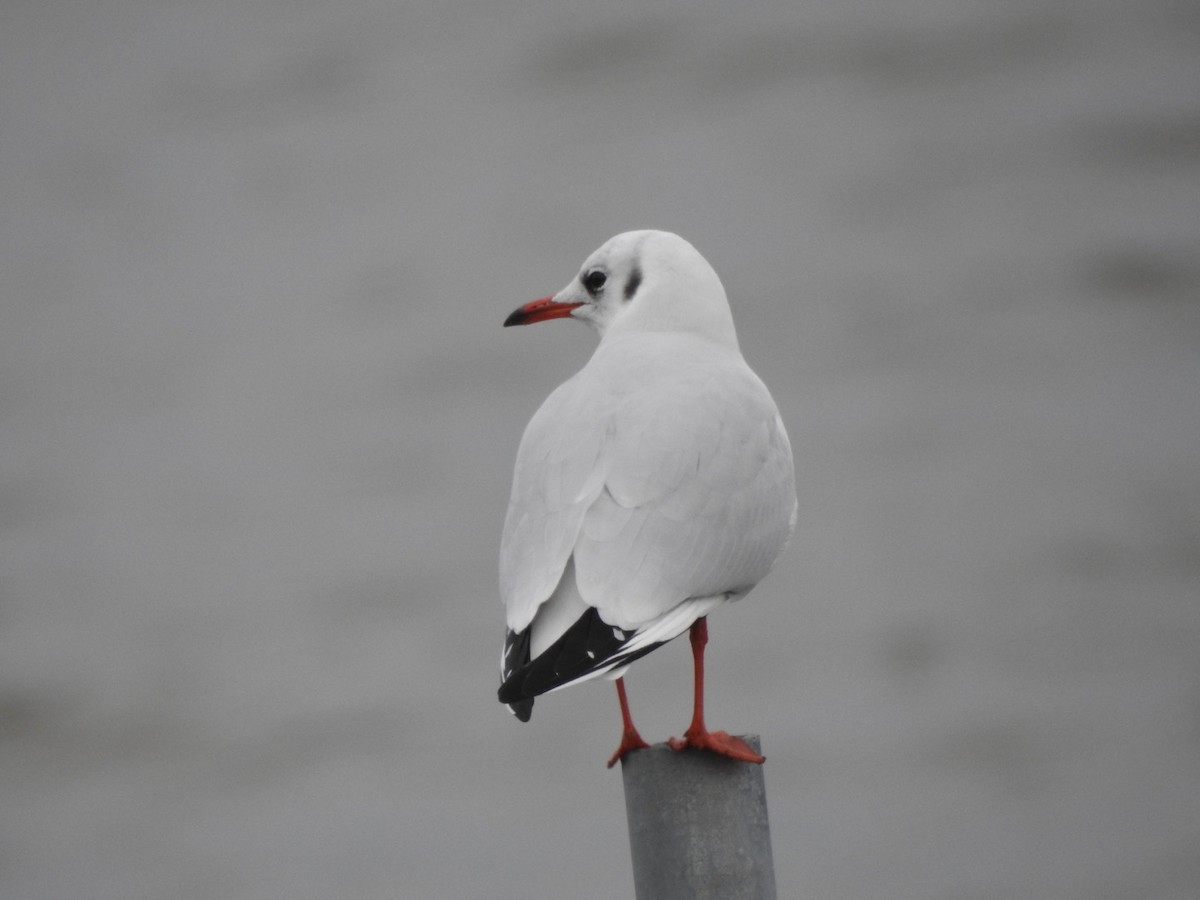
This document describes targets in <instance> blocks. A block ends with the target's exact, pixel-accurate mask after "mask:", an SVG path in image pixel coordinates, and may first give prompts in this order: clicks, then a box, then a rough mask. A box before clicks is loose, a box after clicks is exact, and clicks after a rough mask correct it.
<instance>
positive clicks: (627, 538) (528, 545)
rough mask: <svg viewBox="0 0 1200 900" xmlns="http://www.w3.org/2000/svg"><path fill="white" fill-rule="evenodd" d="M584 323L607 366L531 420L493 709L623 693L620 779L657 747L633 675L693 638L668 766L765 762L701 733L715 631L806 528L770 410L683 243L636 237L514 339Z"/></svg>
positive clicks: (507, 558)
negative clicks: (685, 704) (685, 757)
mask: <svg viewBox="0 0 1200 900" xmlns="http://www.w3.org/2000/svg"><path fill="white" fill-rule="evenodd" d="M559 318H573V319H580V320H582V321H584V322H586V323H588V324H589V325H590V326H592V328H594V329H595V330H596V331H597V332H598V333H599V335H600V344H599V346H598V347H597V348H596V352H595V353H594V354H593V356H592V358H591V359H590V360H589V362H588V363H587V365H586V366H584V367H583V369H581V370H580V371H579V372H578V373H576V374H575V375H574V376H573V377H572V378H570V379H568V380H567V381H566V382H564V383H563V384H562V385H560V386H559V387H558V389H557V390H555V391H554V392H553V393H552V394H551V395H550V396H549V397H548V398H547V399H546V401H545V402H544V403H543V404H542V406H541V408H540V409H539V410H538V411H537V413H536V414H534V417H533V419H532V420H531V421H530V423H529V425H528V427H527V428H526V429H525V435H524V437H523V438H522V439H521V445H520V449H519V450H518V452H517V462H516V469H515V472H514V475H513V486H512V496H511V499H510V501H509V506H508V514H507V516H506V518H505V521H504V535H503V538H502V539H501V543H500V592H501V595H502V596H503V599H504V604H505V606H506V608H507V616H506V620H507V626H508V629H507V635H506V639H505V642H504V652H503V656H502V658H501V682H502V683H501V687H500V691H499V695H500V700H501V702H503V703H506V704H507V705H508V706H509V707H510V708H511V709H512V711H513V713H514V714H515V715H516V716H517V718H519V719H520V720H521V721H528V719H529V717H530V714H531V713H532V710H533V698H534V697H536V696H537V695H539V694H542V693H545V692H547V691H552V690H557V689H559V688H562V687H566V686H567V685H571V684H577V683H579V682H582V681H588V680H591V679H594V678H601V677H606V678H611V679H616V682H617V697H618V700H619V702H620V705H621V717H622V725H623V730H622V736H621V742H620V745H619V746H618V748H617V752H616V753H614V754H613V756H612V758H611V759H610V760H609V763H608V764H609V765H610V766H611V765H613V764H614V763H615V762H616V761H617V760H618V759H621V758H622V757H623V756H624V755H625V753H627V752H629V751H630V750H632V749H635V748H638V747H645V746H648V745H647V744H646V743H645V741H643V740H642V738H641V737H640V735H638V733H637V730H636V729H635V728H634V726H633V721H632V718H631V716H630V714H629V704H628V701H627V698H626V693H625V685H624V679H623V678H622V677H621V676H622V675H623V674H624V672H625V670H626V669H627V668H628V666H629V664H630V663H631V662H633V661H634V660H635V659H637V658H638V657H640V656H643V655H645V654H647V653H649V652H650V651H651V650H654V649H655V648H656V647H659V646H661V645H662V644H664V643H666V642H667V641H669V640H671V639H672V638H674V637H677V636H679V635H680V634H682V633H683V632H685V631H690V636H691V645H692V652H693V659H694V667H695V694H694V704H693V716H692V722H691V725H690V726H689V727H688V729H687V731H686V732H685V733H684V738H683V740H676V739H674V738H673V739H672V740H671V746H673V747H674V748H675V749H677V750H679V749H683V748H684V747H697V748H702V749H707V750H711V751H714V752H717V753H720V754H723V755H726V756H731V757H733V758H735V759H741V760H746V761H749V762H762V761H763V757H761V756H759V755H758V754H756V753H755V752H754V751H753V750H752V749H751V748H750V747H749V746H748V745H747V744H746V743H745V742H744V741H741V740H740V739H738V738H736V737H731V736H730V735H728V734H726V733H725V732H723V731H717V732H709V731H708V730H707V728H706V727H705V725H704V645H705V643H706V642H707V625H706V619H705V617H706V616H707V615H708V614H709V613H710V612H712V611H713V610H714V609H716V608H717V607H718V606H720V605H721V604H722V603H724V602H725V601H727V600H738V599H740V598H741V597H744V596H745V595H746V593H747V592H748V591H749V590H750V589H751V588H752V587H754V585H755V584H756V583H757V582H758V581H759V579H761V578H762V577H763V576H764V575H766V574H767V572H768V571H769V570H770V568H771V566H772V565H773V563H774V562H775V559H776V558H777V557H778V556H779V554H780V552H782V550H783V548H784V546H785V545H786V544H787V542H788V539H789V537H790V536H791V532H792V528H793V527H794V525H795V521H796V490H795V471H794V469H793V466H792V450H791V446H790V444H789V443H788V437H787V432H786V431H785V430H784V427H783V421H782V420H781V419H780V417H779V411H778V410H777V409H776V407H775V402H774V400H772V399H771V395H770V393H769V392H768V391H767V388H766V386H765V385H764V384H763V383H762V381H761V380H759V378H758V376H757V375H755V374H754V372H753V371H752V370H751V369H750V367H749V366H748V365H746V362H745V360H744V359H743V358H742V354H741V350H740V349H739V348H738V342H737V335H736V333H735V331H734V327H733V316H732V314H731V313H730V310H729V303H728V301H727V300H726V297H725V289H724V288H723V287H722V285H721V281H720V279H718V278H717V273H716V272H715V271H713V268H712V266H710V265H709V264H708V262H707V261H706V260H705V259H704V257H702V256H701V255H700V254H699V253H698V252H697V251H696V249H695V248H694V247H693V246H692V245H691V244H689V243H688V242H687V241H685V240H684V239H683V238H681V237H679V236H678V235H675V234H670V233H668V232H663V231H631V232H627V233H625V234H619V235H617V236H616V237H614V238H612V239H610V240H609V241H608V242H607V243H605V244H604V245H603V246H602V247H601V248H600V249H599V250H597V251H596V252H595V253H593V254H592V255H591V256H590V257H588V259H587V261H586V262H585V263H584V264H583V268H582V269H581V270H580V272H579V274H578V276H576V277H575V278H574V279H573V280H572V281H571V283H570V284H568V285H567V286H566V287H565V288H563V289H562V290H561V291H559V292H558V293H557V294H555V295H554V296H552V297H545V298H543V299H541V300H534V301H533V302H532V303H527V304H526V305H524V306H522V307H520V308H519V309H517V310H516V311H515V312H513V313H512V315H510V316H509V317H508V319H507V320H506V321H505V323H504V324H505V326H509V325H528V324H531V323H533V322H543V321H546V320H549V319H559Z"/></svg>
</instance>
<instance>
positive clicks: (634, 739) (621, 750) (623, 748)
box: [608, 728, 650, 769]
mask: <svg viewBox="0 0 1200 900" xmlns="http://www.w3.org/2000/svg"><path fill="white" fill-rule="evenodd" d="M649 749H650V745H649V744H647V743H646V742H645V741H644V740H642V736H641V735H640V734H638V733H637V729H636V728H627V729H625V730H624V731H623V732H621V743H620V744H618V745H617V750H616V752H615V753H614V754H613V755H612V756H610V757H609V758H608V768H610V769H611V768H612V767H613V766H615V765H616V764H617V763H619V762H620V761H621V760H623V759H624V758H625V754H626V753H628V752H629V751H630V750H649Z"/></svg>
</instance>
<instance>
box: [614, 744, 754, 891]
mask: <svg viewBox="0 0 1200 900" xmlns="http://www.w3.org/2000/svg"><path fill="white" fill-rule="evenodd" d="M742 739H743V740H744V741H746V743H748V744H749V745H750V746H751V747H753V748H754V751H755V752H756V753H760V752H761V750H760V749H759V739H758V735H756V734H750V735H743V736H742ZM621 776H622V779H623V780H624V782H625V814H626V816H627V817H628V819H629V846H630V850H631V851H632V854H633V885H634V890H635V891H636V892H637V900H775V867H774V863H773V862H772V859H771V832H770V826H769V824H768V822H767V793H766V788H765V787H764V784H763V770H762V766H760V765H755V764H754V763H744V762H737V761H736V760H732V759H727V758H725V757H722V756H717V755H716V754H714V753H709V752H707V751H703V750H683V751H681V752H676V751H674V750H672V749H671V748H670V747H668V746H667V745H666V744H655V745H654V746H653V747H651V748H650V749H648V750H634V751H632V752H631V753H628V754H626V756H625V758H624V759H623V760H622V762H621Z"/></svg>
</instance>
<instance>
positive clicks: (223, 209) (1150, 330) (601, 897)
mask: <svg viewBox="0 0 1200 900" xmlns="http://www.w3.org/2000/svg"><path fill="white" fill-rule="evenodd" d="M0 104H2V106H0V191H2V196H3V215H2V217H0V785H2V788H0V790H2V791H3V799H2V801H0V895H2V896H4V897H6V898H7V897H11V898H14V900H17V898H21V900H63V898H77V897H78V898H83V897H86V898H89V900H140V898H147V900H149V898H165V897H170V898H173V900H207V898H213V900H231V898H239V900H240V898H288V900H307V898H313V900H316V898H328V897H334V896H336V897H352V898H393V897H445V898H471V897H486V898H489V900H507V898H528V897H570V896H581V895H582V894H586V895H587V896H588V897H591V898H598V900H608V898H613V900H616V898H629V897H631V896H632V880H631V876H630V864H629V851H628V843H627V836H626V824H625V819H624V804H623V797H622V791H621V779H620V775H619V774H617V773H616V772H612V771H607V770H606V769H605V768H604V765H603V763H604V760H605V759H606V758H607V756H608V754H609V752H610V751H611V750H612V749H613V747H614V746H615V742H616V739H617V737H618V729H619V718H618V713H617V705H616V701H615V697H614V695H613V692H612V689H611V687H610V686H609V685H608V684H604V683H602V684H599V685H589V686H585V687H580V688H576V689H573V690H571V691H569V692H564V693H560V694H555V695H553V696H552V697H549V698H545V699H544V700H542V701H541V702H539V703H538V706H537V709H536V714H535V715H534V718H533V720H532V722H531V723H529V724H528V725H521V724H519V723H518V722H516V720H514V719H512V718H511V717H510V716H509V715H508V714H507V713H506V712H505V710H504V709H503V708H502V707H501V706H500V705H499V704H498V703H497V702H496V699H495V687H496V683H497V679H498V654H499V650H500V640H501V637H502V629H503V626H502V611H501V606H500V601H499V599H498V593H497V587H496V553H497V546H498V542H499V533H500V526H501V523H502V520H503V515H504V508H505V504H506V502H507V494H508V489H509V478H510V476H511V466H512V461H513V458H514V454H515V452H516V447H517V442H518V440H519V438H520V435H521V431H522V429H523V428H524V425H525V423H526V421H527V420H528V418H529V416H530V415H531V414H532V413H533V411H534V410H535V409H536V407H537V406H538V404H539V403H540V402H541V401H542V399H543V398H544V397H545V395H546V394H547V393H549V391H550V390H551V389H552V388H553V387H554V386H555V385H557V384H558V383H559V382H560V381H561V380H563V379H564V378H565V377H567V376H568V375H569V374H571V373H572V372H573V371H575V370H576V369H577V368H579V367H580V366H581V365H582V364H583V363H584V362H585V360H586V359H587V357H588V355H589V354H590V353H591V351H592V348H593V346H594V337H593V336H592V334H591V333H590V332H589V331H588V330H587V329H586V328H583V327H580V326H577V325H573V324H571V323H552V324H548V325H543V326H538V327H536V328H529V329H519V330H509V331H504V330H502V329H501V327H500V323H501V322H502V321H503V319H504V317H505V316H506V314H507V313H508V312H509V311H510V310H512V309H513V308H514V307H516V306H517V305H518V304H521V303H523V302H525V301H527V300H530V299H533V298H535V297H539V296H543V295H545V294H548V293H551V292H553V291H555V290H557V289H558V288H560V287H562V286H563V285H564V284H565V283H566V282H567V281H568V280H569V279H570V278H571V277H572V276H573V275H574V274H575V272H576V271H577V268H578V266H579V265H580V263H581V262H582V260H583V259H584V258H585V257H586V256H587V255H588V254H589V253H590V252H591V251H592V250H593V249H594V248H595V247H597V246H598V245H599V244H600V243H602V242H603V241H604V240H605V239H606V238H608V237H609V236H610V235H612V234H615V233H617V232H619V231H624V230H627V229H631V228H644V227H656V228H665V229H669V230H673V231H677V232H679V233H681V234H683V235H684V236H685V237H687V238H688V239H690V240H691V241H692V242H693V243H694V244H696V246H697V247H698V248H699V249H700V250H701V252H702V253H704V254H705V255H706V256H707V257H708V259H709V260H710V261H711V262H712V263H713V265H714V266H715V268H716V269H717V271H718V272H719V273H720V274H721V276H722V279H723V280H724V283H725V286H726V288H727V290H728V292H729V295H730V298H731V301H732V303H733V306H734V314H735V317H736V319H737V322H738V326H739V331H740V337H741V343H742V348H743V351H744V352H745V355H746V357H747V359H748V360H749V362H750V363H751V365H752V366H754V367H755V369H756V370H757V371H758V372H759V373H760V374H761V375H762V377H763V378H764V380H765V381H766V382H767V384H768V385H770V387H771V389H772V391H773V392H774V395H775V397H776V399H777V401H778V403H779V405H780V407H781V409H782V412H783V416H784V419H785V421H786V422H787V425H788V428H789V430H790V432H791V436H792V442H793V446H794V449H795V453H796V465H797V475H798V482H799V493H800V503H801V505H800V522H799V526H798V530H797V533H796V536H795V538H794V540H793V543H792V547H791V549H790V550H789V552H788V553H787V555H786V556H785V557H784V558H783V559H782V560H781V562H780V564H779V565H778V566H777V567H776V569H775V571H774V572H773V573H772V575H771V576H770V577H769V578H768V579H767V580H765V581H764V582H763V583H762V584H761V585H760V586H759V588H758V589H757V590H756V591H755V592H754V594H753V595H752V596H751V597H750V599H748V600H747V601H745V602H744V603H742V604H740V605H739V606H737V607H734V608H726V609H724V610H722V611H721V612H719V613H718V614H716V615H715V616H714V617H713V619H712V622H711V633H712V643H711V645H710V656H709V659H710V672H711V676H710V678H711V685H710V694H709V697H710V699H709V714H710V721H711V724H712V725H713V726H715V727H721V728H726V729H728V730H731V731H735V732H751V733H760V734H761V735H762V740H763V746H764V749H765V752H766V754H767V756H768V757H769V760H768V762H767V768H766V778H767V788H768V794H769V801H770V807H771V809H770V813H771V824H772V832H773V840H774V849H775V859H776V868H777V875H778V880H779V884H780V896H781V897H821V898H853V900H896V898H921V900H930V898H932V900H939V898H944V900H949V898H955V900H964V898H966V900H1001V898H1013V897H1028V898H1055V900H1063V898H1065V900H1083V898H1088V900H1093V898H1099V900H1118V898H1128V900H1183V898H1195V897H1196V896H1198V895H1200V853H1198V852H1197V848H1198V847H1200V8H1198V7H1197V6H1196V4H1194V3H1191V2H1183V0H1088V2H1082V0H1039V2H1032V0H1016V2H1013V0H1005V2H1000V0H889V2H882V0H841V2H837V3H834V2H830V0H809V2H805V3H788V2H782V0H776V2H769V3H740V4H736V5H735V4H732V3H717V2H699V3H645V2H640V3H617V4H597V3H582V2H576V3H562V2H549V0H540V2H539V0H533V2H522V3H515V2H494V0H488V2H483V0H448V2H443V3H432V2H429V3H422V4H415V3H395V2H383V0H339V2H338V3H336V4H335V3H326V2H287V3H284V2H279V0H273V2H267V0H264V2H256V3H243V2H229V0H207V2H186V3H185V2H146V0H143V2H136V0H94V2H90V3H86V4H73V3H66V2H62V0H38V2H28V0H12V2H6V3H5V4H4V5H3V8H2V10H0ZM688 660H689V657H688V650H687V646H686V642H676V643H675V644H672V645H670V646H668V647H666V648H663V649H662V650H660V651H659V652H657V653H655V654H654V655H653V656H651V657H649V658H647V659H646V660H645V661H644V662H643V663H641V664H639V666H638V667H637V668H635V670H634V671H633V672H632V673H631V676H630V678H629V690H630V696H631V701H632V704H633V709H634V713H635V715H636V718H637V721H638V723H639V725H640V727H641V729H642V731H643V733H644V734H645V735H646V736H647V737H648V738H649V739H651V740H663V739H665V738H666V737H667V736H668V735H671V734H678V733H679V732H680V731H681V730H682V729H683V728H684V727H685V726H686V723H687V719H688V715H689V701H690V694H689V690H690V687H689V685H690V664H689V661H688Z"/></svg>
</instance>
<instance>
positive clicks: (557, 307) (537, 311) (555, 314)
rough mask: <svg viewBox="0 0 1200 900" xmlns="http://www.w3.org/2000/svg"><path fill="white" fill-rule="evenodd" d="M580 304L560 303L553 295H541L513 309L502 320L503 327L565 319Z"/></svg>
mask: <svg viewBox="0 0 1200 900" xmlns="http://www.w3.org/2000/svg"><path fill="white" fill-rule="evenodd" d="M581 306H583V304H582V303H562V302H559V301H557V300H555V299H554V298H553V297H542V298H541V299H540V300H534V301H532V302H530V303H526V304H525V305H524V306H519V307H517V308H516V309H514V310H513V311H512V312H511V313H509V316H508V318H507V319H505V320H504V327H505V328H508V327H510V326H512V325H532V324H533V323H534V322H547V321H549V320H550V319H565V318H568V317H569V316H570V315H571V313H572V312H573V311H574V310H576V309H578V308H579V307H581Z"/></svg>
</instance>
